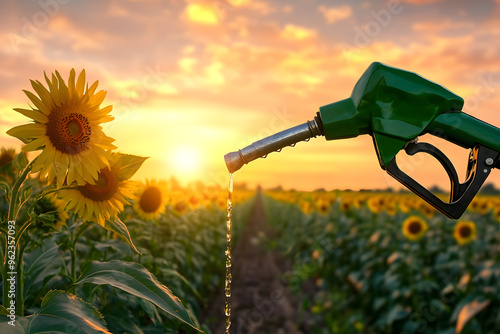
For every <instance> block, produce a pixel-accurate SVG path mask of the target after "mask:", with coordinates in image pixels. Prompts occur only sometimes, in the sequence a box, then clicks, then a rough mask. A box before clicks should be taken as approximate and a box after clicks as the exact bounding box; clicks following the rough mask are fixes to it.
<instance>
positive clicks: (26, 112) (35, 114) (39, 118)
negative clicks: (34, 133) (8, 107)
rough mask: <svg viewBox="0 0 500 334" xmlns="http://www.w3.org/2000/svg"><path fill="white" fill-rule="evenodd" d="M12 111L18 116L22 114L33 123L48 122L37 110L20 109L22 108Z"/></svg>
mask: <svg viewBox="0 0 500 334" xmlns="http://www.w3.org/2000/svg"><path fill="white" fill-rule="evenodd" d="M14 110H15V111H17V112H18V113H20V114H23V115H24V116H26V117H29V118H31V119H33V120H34V121H37V122H39V123H47V121H48V118H47V116H45V115H44V114H43V113H41V112H40V111H39V110H34V109H22V108H14Z"/></svg>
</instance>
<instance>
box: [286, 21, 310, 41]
mask: <svg viewBox="0 0 500 334" xmlns="http://www.w3.org/2000/svg"><path fill="white" fill-rule="evenodd" d="M316 35H317V33H316V31H314V30H313V29H308V28H304V27H299V26H296V25H293V24H287V25H286V26H285V28H284V29H283V30H282V31H281V37H283V38H284V39H286V40H290V41H302V40H307V39H311V38H314V37H316Z"/></svg>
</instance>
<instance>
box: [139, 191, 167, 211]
mask: <svg viewBox="0 0 500 334" xmlns="http://www.w3.org/2000/svg"><path fill="white" fill-rule="evenodd" d="M161 195H162V194H161V191H160V189H159V188H157V187H149V188H147V189H146V190H144V192H143V193H142V195H141V198H140V200H139V205H140V207H141V209H142V211H144V212H155V211H156V210H158V209H159V208H160V205H161Z"/></svg>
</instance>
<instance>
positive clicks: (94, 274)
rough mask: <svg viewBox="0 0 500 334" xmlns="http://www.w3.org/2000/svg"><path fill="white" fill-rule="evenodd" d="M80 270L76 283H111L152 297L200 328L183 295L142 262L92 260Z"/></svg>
mask: <svg viewBox="0 0 500 334" xmlns="http://www.w3.org/2000/svg"><path fill="white" fill-rule="evenodd" d="M81 270H82V274H81V276H80V277H79V278H78V280H77V281H76V283H75V284H83V283H93V284H98V285H102V284H109V285H111V286H114V287H115V288H118V289H121V290H123V291H125V292H128V293H130V294H132V295H134V296H136V297H139V298H144V299H146V300H148V301H150V302H151V303H153V304H155V305H156V306H157V307H159V308H161V309H162V310H163V311H165V312H167V313H168V314H170V315H172V316H174V317H176V318H177V319H179V320H181V321H183V322H185V323H186V324H188V325H190V326H191V327H193V328H194V329H196V330H199V329H198V328H196V326H195V325H194V323H193V321H192V320H191V319H190V317H189V315H188V312H187V311H186V309H185V308H184V306H183V305H182V303H181V301H180V299H179V298H177V297H176V296H174V294H173V293H172V292H171V291H170V289H169V288H167V287H166V286H165V285H163V284H162V283H160V282H159V281H158V280H157V279H156V277H154V276H153V274H151V273H150V272H149V271H148V270H146V268H144V267H143V266H141V265H140V264H137V263H131V262H124V261H109V262H98V261H92V262H90V263H87V264H85V265H83V266H82V268H81Z"/></svg>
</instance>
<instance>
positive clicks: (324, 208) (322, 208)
mask: <svg viewBox="0 0 500 334" xmlns="http://www.w3.org/2000/svg"><path fill="white" fill-rule="evenodd" d="M315 203H316V210H318V211H319V212H320V213H321V214H322V215H326V214H328V212H329V211H330V201H329V200H328V199H326V198H324V197H318V199H316V201H315Z"/></svg>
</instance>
